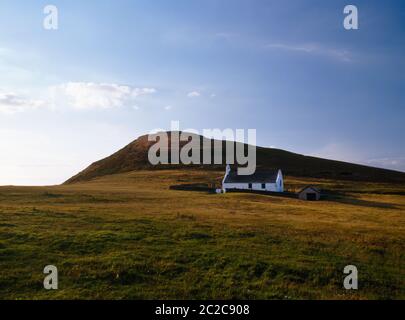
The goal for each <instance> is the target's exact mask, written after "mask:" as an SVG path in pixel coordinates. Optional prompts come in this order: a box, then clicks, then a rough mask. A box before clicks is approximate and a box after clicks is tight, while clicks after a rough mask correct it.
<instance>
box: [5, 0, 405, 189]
mask: <svg viewBox="0 0 405 320" xmlns="http://www.w3.org/2000/svg"><path fill="white" fill-rule="evenodd" d="M48 4H53V5H56V7H57V8H58V12H59V28H58V30H53V31H51V30H45V29H44V28H43V25H42V22H43V19H44V17H45V15H44V14H43V8H44V7H45V6H46V5H48ZM347 4H354V5H356V6H357V7H358V10H359V30H351V31H348V30H345V29H344V28H343V24H342V23H343V19H344V14H343V8H344V7H345V5H347ZM0 29H1V30H2V32H1V33H0V134H1V137H2V138H1V140H0V150H1V158H0V185H1V184H17V185H22V184H23V185H46V184H56V183H61V182H63V181H64V180H66V179H67V178H69V177H70V176H71V175H73V174H75V173H77V172H78V171H80V170H82V169H83V168H85V167H86V166H87V165H88V164H90V163H91V162H93V161H95V160H98V159H100V158H102V157H105V156H108V155H109V154H111V153H113V152H115V151H116V150H118V149H119V148H121V147H123V146H124V145H126V144H127V143H129V142H130V141H132V140H133V139H135V138H136V137H137V136H139V135H142V134H145V133H148V132H149V131H150V130H152V129H155V128H167V129H169V126H170V121H171V120H178V121H180V126H181V128H182V129H186V128H195V129H197V130H202V129H204V128H220V129H225V128H233V129H237V128H241V129H243V128H244V129H249V128H254V129H257V143H258V145H261V146H273V147H277V148H282V149H286V150H290V151H294V152H298V153H303V154H308V155H316V156H321V157H327V158H333V159H339V160H346V161H353V162H358V163H364V164H368V165H373V166H378V167H386V168H392V169H396V170H401V171H405V142H404V141H405V130H404V120H405V90H404V89H405V87H404V84H405V81H404V80H405V59H404V58H403V57H404V56H405V4H403V2H402V3H401V1H385V2H384V3H382V2H379V1H354V2H347V1H338V0H336V1H309V0H308V1H302V0H296V1H269V0H268V1H259V0H249V1H248V0H246V1H245V0H243V1H242V0H232V1H231V0H222V1H212V0H204V1H200V0H198V1H197V0H187V1H186V0H176V1H163V0H159V1H156V0H154V1H143V0H142V1H124V0H118V1H112V0H109V1H106V0H104V1H97V2H95V1H73V0H70V1H57V0H55V1H53V2H52V3H49V2H48V1H29V2H28V1H21V0H20V1H11V0H4V1H1V2H0Z"/></svg>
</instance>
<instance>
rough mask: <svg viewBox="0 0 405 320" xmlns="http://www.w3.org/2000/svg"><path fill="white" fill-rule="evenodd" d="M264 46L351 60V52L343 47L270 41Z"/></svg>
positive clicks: (343, 60) (345, 60)
mask: <svg viewBox="0 0 405 320" xmlns="http://www.w3.org/2000/svg"><path fill="white" fill-rule="evenodd" d="M266 48H268V49H272V50H283V51H290V52H297V53H304V54H311V55H318V56H324V57H329V58H332V59H336V60H339V61H342V62H351V61H352V54H351V53H350V51H348V50H345V49H336V48H330V47H326V46H322V45H320V44H310V43H305V44H286V43H270V44H267V45H266Z"/></svg>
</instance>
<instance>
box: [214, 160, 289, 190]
mask: <svg viewBox="0 0 405 320" xmlns="http://www.w3.org/2000/svg"><path fill="white" fill-rule="evenodd" d="M222 190H223V191H224V192H226V191H227V190H254V191H270V192H284V181H283V173H282V172H281V170H280V169H277V170H261V169H259V168H258V169H256V171H255V173H254V174H252V175H249V176H246V175H238V173H237V170H232V169H231V167H230V166H229V165H227V166H226V172H225V177H224V179H223V180H222Z"/></svg>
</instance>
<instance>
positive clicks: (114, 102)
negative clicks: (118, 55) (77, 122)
mask: <svg viewBox="0 0 405 320" xmlns="http://www.w3.org/2000/svg"><path fill="white" fill-rule="evenodd" d="M51 89H52V91H53V96H54V98H55V99H56V100H59V99H64V100H66V102H67V104H68V105H69V106H72V107H73V108H76V109H109V108H117V107H122V106H124V105H127V104H132V103H133V100H134V99H135V98H137V97H139V96H142V95H149V94H153V93H155V92H156V89H154V88H136V87H132V86H127V85H119V84H115V83H94V82H68V83H65V84H62V85H59V86H56V87H52V88H51Z"/></svg>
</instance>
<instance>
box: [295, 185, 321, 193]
mask: <svg viewBox="0 0 405 320" xmlns="http://www.w3.org/2000/svg"><path fill="white" fill-rule="evenodd" d="M308 189H312V191H314V192H317V193H321V190H319V189H318V188H317V187H314V186H306V187H304V188H302V189H301V191H299V192H298V193H301V192H304V191H306V190H308Z"/></svg>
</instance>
